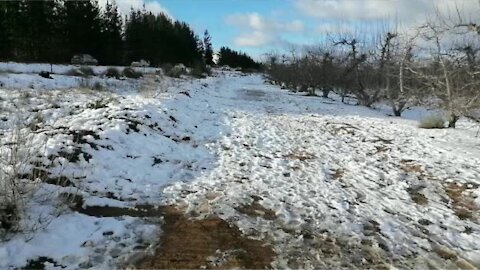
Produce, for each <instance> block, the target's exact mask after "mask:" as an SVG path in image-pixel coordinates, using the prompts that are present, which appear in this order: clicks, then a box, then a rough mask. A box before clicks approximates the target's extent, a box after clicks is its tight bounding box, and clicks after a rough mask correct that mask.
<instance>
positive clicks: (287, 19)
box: [99, 0, 480, 58]
mask: <svg viewBox="0 0 480 270" xmlns="http://www.w3.org/2000/svg"><path fill="white" fill-rule="evenodd" d="M105 1H107V0H99V2H100V5H102V4H103V3H102V2H105ZM144 1H145V6H146V9H147V10H150V11H152V12H154V13H158V12H165V13H167V14H169V15H170V16H172V17H173V18H174V19H177V20H181V21H186V22H187V23H189V24H190V25H191V26H192V28H193V29H194V30H195V32H196V33H197V34H199V35H203V31H204V30H205V29H208V31H209V32H210V34H211V36H212V42H213V45H214V49H219V48H220V46H229V47H232V48H234V49H237V50H241V51H244V52H247V53H249V54H251V55H252V56H254V57H255V58H259V57H260V56H261V55H262V54H264V53H268V52H271V51H277V52H278V51H285V50H289V49H290V48H292V47H294V46H297V47H298V46H301V45H311V44H316V43H318V42H320V41H321V40H322V39H323V38H324V37H325V36H326V34H327V33H333V32H338V31H339V30H340V31H342V32H348V31H355V30H357V29H358V28H361V27H363V28H369V26H371V25H372V24H375V25H378V24H379V22H382V21H385V20H386V19H388V20H393V19H395V20H396V21H398V22H400V23H401V24H403V25H404V26H407V27H408V26H413V25H418V24H419V23H421V22H422V21H424V20H425V18H426V17H427V16H429V15H432V14H433V13H434V12H435V10H439V11H441V12H449V11H450V12H451V11H454V10H456V8H458V9H459V10H461V11H462V12H467V13H472V12H473V13H476V14H477V15H476V16H478V14H480V11H479V8H480V4H479V1H478V0H116V2H117V5H118V6H119V8H120V10H121V11H122V12H128V11H129V10H130V7H134V8H141V7H142V5H143V3H144Z"/></svg>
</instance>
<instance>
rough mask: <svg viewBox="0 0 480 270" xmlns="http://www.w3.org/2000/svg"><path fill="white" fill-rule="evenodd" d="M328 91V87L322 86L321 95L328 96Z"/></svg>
mask: <svg viewBox="0 0 480 270" xmlns="http://www.w3.org/2000/svg"><path fill="white" fill-rule="evenodd" d="M329 93H330V89H328V88H322V97H324V98H328V94H329Z"/></svg>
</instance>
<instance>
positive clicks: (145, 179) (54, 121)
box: [0, 71, 480, 269]
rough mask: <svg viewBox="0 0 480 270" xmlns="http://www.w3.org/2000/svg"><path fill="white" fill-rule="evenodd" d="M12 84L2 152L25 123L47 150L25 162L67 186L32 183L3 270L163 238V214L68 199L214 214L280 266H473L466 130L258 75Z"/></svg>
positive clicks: (479, 261) (125, 251) (475, 151)
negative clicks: (95, 210) (296, 89)
mask: <svg viewBox="0 0 480 270" xmlns="http://www.w3.org/2000/svg"><path fill="white" fill-rule="evenodd" d="M15 75H18V76H23V78H22V79H19V80H18V82H17V83H16V84H14V83H11V78H12V77H11V76H12V74H10V73H9V74H7V75H5V74H0V83H3V88H2V89H1V90H0V104H1V110H0V119H1V120H2V121H1V122H0V125H1V133H2V137H1V139H0V140H1V142H2V147H8V144H6V142H8V140H9V138H11V137H10V134H12V132H13V129H12V127H13V126H15V125H14V123H15V121H16V120H15V119H18V118H22V119H24V121H26V122H28V127H26V128H25V129H24V132H25V133H26V134H27V135H25V136H26V138H27V141H28V142H31V143H30V144H28V145H36V146H38V145H40V146H42V147H39V151H38V156H37V157H36V158H35V164H36V165H37V166H39V164H41V166H42V168H46V169H45V170H47V171H48V178H49V179H58V178H59V177H60V176H64V177H66V178H67V179H68V182H67V181H64V182H63V184H62V185H58V183H57V184H40V185H39V186H38V189H37V190H36V192H35V194H34V195H33V196H31V198H32V199H31V200H30V201H29V202H28V203H27V204H26V206H25V213H24V216H25V219H24V221H23V223H22V224H21V225H22V226H21V228H23V230H22V231H21V232H20V233H17V234H10V235H8V236H7V238H6V239H5V240H4V241H3V242H2V243H0V268H9V267H22V266H25V265H27V262H28V261H29V260H35V259H38V258H39V257H46V258H48V259H49V262H47V263H46V265H47V266H50V267H53V268H54V267H67V268H69V269H70V268H71V269H75V268H78V267H96V268H105V267H113V266H117V267H118V266H125V265H126V264H128V263H129V262H130V261H131V260H132V257H136V256H138V254H143V253H144V252H145V250H148V249H149V248H151V247H152V246H153V245H154V244H155V241H156V240H158V237H156V236H158V235H160V239H161V228H159V227H158V226H157V225H156V224H157V221H158V220H157V219H158V217H135V216H129V215H123V216H120V217H119V216H116V217H115V216H113V217H112V216H110V217H108V216H103V217H102V216H92V215H86V214H85V212H84V213H82V211H81V210H79V208H78V207H68V205H69V204H72V201H69V202H67V203H66V202H65V197H66V195H65V194H69V195H68V196H69V198H70V197H75V196H77V197H81V198H82V200H81V201H80V204H81V206H83V209H86V208H88V207H92V206H107V205H108V206H110V207H119V208H120V207H122V208H126V207H133V206H135V205H145V204H148V205H167V204H173V205H175V206H176V207H178V208H180V209H185V211H186V212H187V213H188V214H189V215H190V216H193V217H194V218H203V217H207V216H210V215H216V216H219V217H221V218H222V219H224V220H227V221H228V222H230V223H231V224H234V225H236V226H238V227H239V228H240V229H241V230H242V231H243V233H244V234H245V235H246V236H248V237H251V238H255V239H260V240H262V241H264V242H265V243H267V244H270V245H272V246H273V249H274V251H275V253H276V254H277V256H276V259H275V261H274V262H273V265H272V266H273V267H277V268H285V267H289V268H319V267H323V268H325V267H328V268H340V267H343V268H349V269H350V268H373V267H386V268H388V267H391V266H394V267H398V268H418V269H425V268H435V267H436V268H443V269H447V268H448V269H451V268H468V267H473V268H474V267H475V266H476V267H479V266H480V244H479V243H480V224H479V218H480V215H479V212H478V209H479V207H480V189H479V187H480V138H479V137H476V136H475V135H476V132H477V128H478V127H477V126H475V125H474V124H473V123H471V122H468V121H465V120H462V121H461V122H460V123H459V128H458V129H455V130H453V129H444V130H423V129H419V128H418V127H417V124H418V122H417V120H418V119H419V117H423V116H425V115H426V114H428V111H426V110H424V109H415V110H411V111H408V112H406V118H395V117H389V116H387V115H386V111H385V110H371V109H367V108H364V107H360V106H353V105H345V104H342V103H340V102H339V101H338V100H337V99H336V98H335V97H334V99H322V98H317V97H305V96H302V95H301V94H294V93H290V92H286V91H284V90H280V89H279V88H278V87H276V86H272V85H267V84H265V83H264V79H263V77H262V76H261V75H258V74H253V75H242V74H241V73H236V72H226V71H216V72H215V73H214V75H215V76H213V77H209V78H207V79H201V80H193V79H171V78H163V79H162V80H161V82H159V80H158V78H154V75H153V74H152V75H151V76H146V78H145V79H142V80H126V81H118V80H114V79H111V82H110V85H109V87H106V89H107V90H105V91H92V90H86V89H77V88H78V85H76V84H75V83H71V84H70V85H65V86H63V85H62V83H63V82H62V81H64V78H60V77H59V78H55V79H54V80H50V81H58V83H57V84H55V83H50V82H48V83H44V84H42V85H40V84H39V87H34V89H31V87H29V85H30V84H32V83H33V84H37V83H38V82H39V81H41V80H43V79H42V78H40V77H39V76H38V75H35V74H15ZM56 76H61V75H56ZM70 79H71V78H70ZM97 79H98V80H102V81H101V83H105V84H106V82H107V81H108V80H110V79H108V80H107V79H100V78H97ZM67 80H68V78H67ZM63 88H69V89H68V90H67V89H63ZM14 89H16V90H14ZM48 89H52V90H49V91H45V90H48ZM25 119H26V120H25ZM32 123H33V124H32ZM50 182H51V181H50ZM65 183H67V184H65ZM253 206H254V207H253ZM72 209H73V210H72ZM246 209H247V210H246ZM252 209H253V210H252ZM32 229H35V230H32ZM225 252H226V251H225ZM212 255H213V254H212ZM44 261H45V259H44ZM206 264H207V262H206Z"/></svg>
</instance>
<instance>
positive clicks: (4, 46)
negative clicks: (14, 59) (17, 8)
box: [0, 2, 11, 60]
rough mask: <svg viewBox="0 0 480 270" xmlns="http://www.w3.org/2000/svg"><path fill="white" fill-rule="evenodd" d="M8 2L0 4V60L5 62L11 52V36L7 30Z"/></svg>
mask: <svg viewBox="0 0 480 270" xmlns="http://www.w3.org/2000/svg"><path fill="white" fill-rule="evenodd" d="M9 3H10V2H0V60H7V59H8V58H9V57H10V52H11V42H10V39H11V35H10V32H9V31H8V28H7V22H8V17H9V7H8V5H9Z"/></svg>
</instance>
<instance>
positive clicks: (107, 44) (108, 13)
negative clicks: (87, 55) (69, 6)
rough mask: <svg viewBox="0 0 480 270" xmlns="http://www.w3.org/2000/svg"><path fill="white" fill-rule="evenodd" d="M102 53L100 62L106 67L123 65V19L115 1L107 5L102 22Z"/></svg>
mask: <svg viewBox="0 0 480 270" xmlns="http://www.w3.org/2000/svg"><path fill="white" fill-rule="evenodd" d="M101 27H102V28H101V32H102V39H101V41H102V53H101V55H100V56H99V61H100V62H102V63H103V64H106V65H120V64H122V62H123V61H122V50H123V39H122V27H123V25H122V18H121V16H120V13H119V12H118V7H117V5H116V3H115V1H112V3H110V2H108V1H107V3H106V5H105V11H104V12H103V14H102V20H101Z"/></svg>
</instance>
